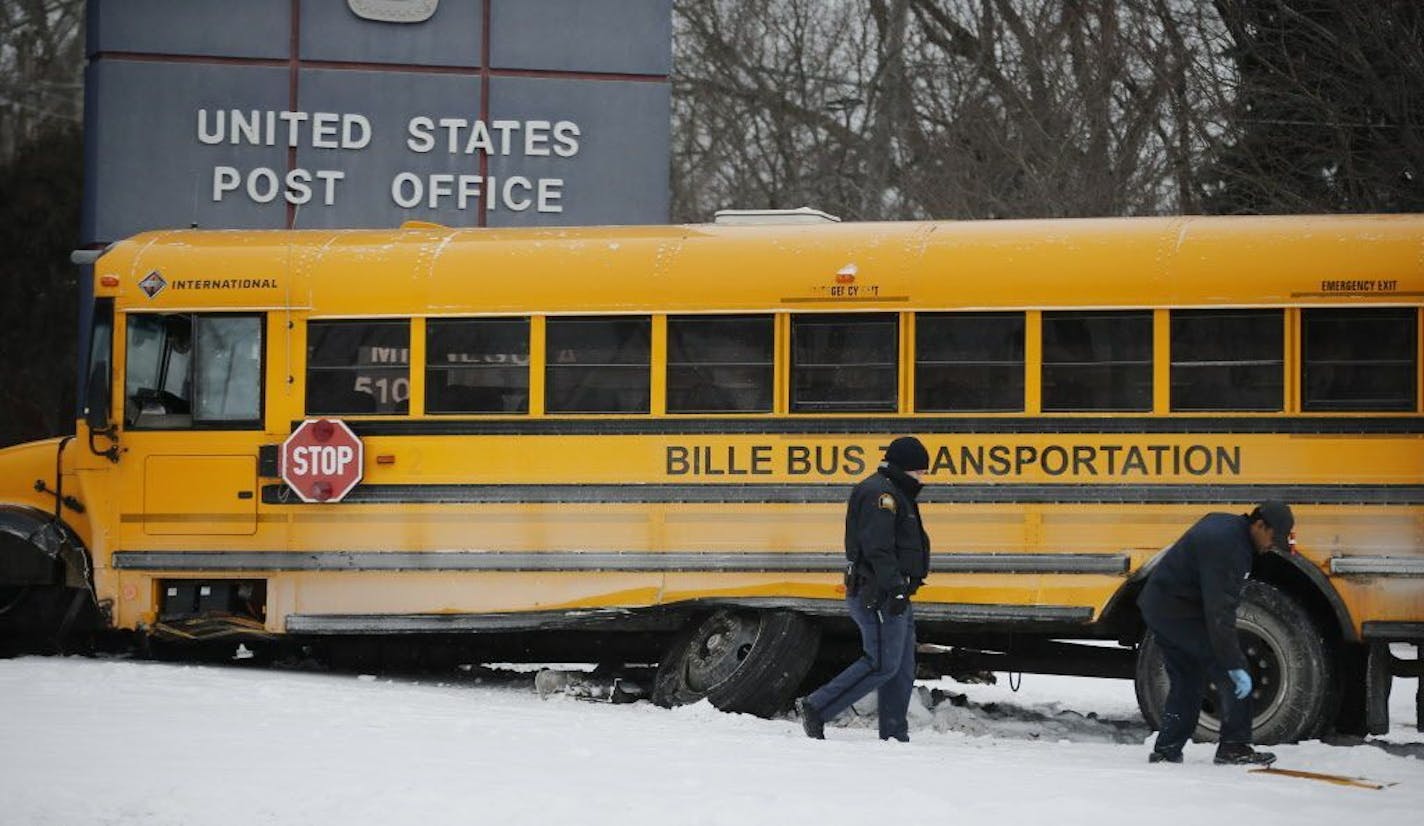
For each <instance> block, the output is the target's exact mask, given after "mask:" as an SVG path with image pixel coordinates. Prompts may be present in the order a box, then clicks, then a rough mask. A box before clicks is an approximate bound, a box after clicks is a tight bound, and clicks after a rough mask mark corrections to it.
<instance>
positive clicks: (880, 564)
mask: <svg viewBox="0 0 1424 826" xmlns="http://www.w3.org/2000/svg"><path fill="white" fill-rule="evenodd" d="M929 466H930V455H929V451H927V450H925V446H924V445H923V444H921V443H920V440H919V439H916V438H915V437H913V436H902V437H900V438H898V439H896V440H895V441H893V442H891V443H890V446H889V447H888V448H886V450H885V461H884V462H881V464H880V468H879V469H878V470H877V471H876V472H875V473H873V474H871V475H870V476H868V477H866V478H865V479H864V480H862V481H861V482H860V484H858V485H856V486H855V490H853V491H851V494H850V501H849V502H848V503H847V506H846V534H845V548H846V559H847V561H848V564H847V567H846V607H847V608H848V609H849V610H850V616H851V619H852V620H854V621H855V624H856V626H857V627H858V628H859V629H860V642H861V648H862V650H863V651H864V652H865V653H864V656H862V657H861V658H860V659H858V660H856V661H855V662H853V663H851V664H850V666H849V667H847V668H846V670H845V671H842V672H841V673H840V674H839V675H837V676H836V677H835V678H834V679H832V680H831V681H830V682H828V683H826V684H825V685H824V686H821V687H820V688H819V689H817V690H816V691H814V692H812V693H811V694H809V695H807V696H805V697H802V698H801V699H799V700H797V701H796V709H797V711H799V712H800V714H801V725H802V727H803V728H804V729H805V730H806V735H807V736H808V737H814V738H816V739H817V740H821V739H825V721H827V720H830V719H832V718H834V717H835V716H836V715H838V714H840V713H841V712H842V711H845V710H846V709H847V708H850V706H851V705H852V704H854V703H855V702H856V701H857V700H859V699H860V698H861V697H864V696H865V695H866V694H869V693H870V692H871V691H875V692H876V699H877V700H878V702H879V721H880V739H881V740H898V741H900V742H902V743H904V742H908V741H909V739H910V730H909V722H908V720H907V719H906V715H907V713H908V711H909V708H910V695H911V694H912V693H913V691H914V688H915V615H914V609H913V608H912V607H911V605H910V597H911V596H912V595H913V594H914V593H915V591H916V589H918V588H919V587H920V585H921V584H922V583H923V582H924V581H925V577H926V576H928V575H929V570H930V539H929V536H928V535H927V534H926V533H925V529H924V526H923V525H922V524H921V522H920V510H919V506H918V505H917V504H915V497H916V496H917V495H919V492H920V488H921V486H922V485H921V482H920V480H921V478H922V477H923V475H924V472H925V471H926V470H927V469H928V468H929Z"/></svg>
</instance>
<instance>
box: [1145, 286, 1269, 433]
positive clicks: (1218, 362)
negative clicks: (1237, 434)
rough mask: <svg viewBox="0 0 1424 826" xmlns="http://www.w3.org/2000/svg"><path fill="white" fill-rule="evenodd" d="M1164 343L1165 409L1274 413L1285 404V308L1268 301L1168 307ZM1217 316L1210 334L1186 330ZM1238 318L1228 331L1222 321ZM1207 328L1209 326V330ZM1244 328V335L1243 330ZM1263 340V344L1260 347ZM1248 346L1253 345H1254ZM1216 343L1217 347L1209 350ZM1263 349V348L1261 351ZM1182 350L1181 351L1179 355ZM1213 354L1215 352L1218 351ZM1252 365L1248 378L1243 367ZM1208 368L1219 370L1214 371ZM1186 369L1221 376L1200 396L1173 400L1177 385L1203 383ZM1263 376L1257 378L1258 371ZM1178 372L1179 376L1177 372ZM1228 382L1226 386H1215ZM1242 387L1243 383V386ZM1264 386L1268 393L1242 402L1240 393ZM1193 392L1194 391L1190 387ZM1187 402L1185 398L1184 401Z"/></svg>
mask: <svg viewBox="0 0 1424 826" xmlns="http://www.w3.org/2000/svg"><path fill="white" fill-rule="evenodd" d="M1167 315H1168V341H1169V345H1168V349H1169V351H1170V359H1169V360H1170V365H1169V370H1168V375H1169V379H1168V394H1169V401H1168V409H1169V410H1171V411H1172V412H1173V413H1212V412H1219V411H1241V412H1247V413H1280V412H1282V411H1284V410H1285V409H1286V408H1285V405H1286V382H1285V363H1286V362H1285V355H1286V331H1285V316H1286V313H1285V310H1284V309H1281V308H1272V307H1252V308H1229V309H1222V308H1190V309H1186V308H1184V309H1174V310H1169V311H1168V313H1167ZM1208 319H1210V320H1214V321H1216V322H1222V323H1218V324H1217V329H1216V330H1215V331H1214V332H1215V334H1214V335H1212V334H1208V335H1192V336H1188V334H1187V330H1186V329H1185V328H1186V327H1187V326H1188V325H1190V324H1193V323H1196V322H1198V321H1202V320H1208ZM1233 320H1239V321H1240V323H1241V327H1242V330H1241V331H1239V332H1238V331H1231V332H1232V335H1230V336H1228V335H1227V333H1228V331H1226V330H1224V329H1222V327H1223V326H1230V322H1232V321H1233ZM1209 332H1211V331H1209ZM1243 334H1244V335H1243ZM1188 341H1191V342H1195V343H1200V344H1204V345H1205V346H1204V347H1203V349H1202V350H1201V351H1196V352H1192V353H1184V352H1183V350H1184V349H1186V342H1188ZM1243 345H1244V346H1243ZM1262 345H1265V347H1262ZM1251 348H1255V350H1254V351H1252V350H1251ZM1214 349H1220V350H1221V351H1222V352H1219V353H1218V352H1211V351H1212V350H1214ZM1233 350H1234V351H1235V352H1237V353H1243V351H1244V354H1246V355H1251V356H1254V357H1253V358H1230V357H1229V356H1230V354H1231V353H1232V351H1233ZM1265 350H1269V352H1265ZM1184 356H1186V357H1184ZM1218 356H1219V357H1218ZM1252 370H1255V371H1258V374H1253V375H1252V376H1251V377H1250V378H1243V375H1242V374H1243V373H1245V372H1247V371H1252ZM1208 371H1221V372H1219V373H1216V374H1215V375H1214V376H1212V375H1207V373H1208ZM1188 375H1196V376H1199V377H1205V378H1207V379H1209V378H1213V377H1217V376H1223V377H1224V378H1225V381H1224V382H1218V383H1217V385H1215V386H1214V387H1213V388H1212V390H1213V391H1214V392H1207V393H1205V394H1204V396H1205V398H1194V399H1190V400H1183V401H1180V402H1179V395H1186V394H1185V393H1184V394H1179V393H1178V388H1179V387H1182V388H1192V387H1204V386H1206V385H1205V384H1204V382H1203V380H1202V379H1201V378H1199V379H1196V380H1188V379H1187V378H1186V377H1187V376H1188ZM1263 376H1264V377H1265V380H1264V381H1263V380H1262V377H1263ZM1179 377H1180V378H1179ZM1226 388H1229V389H1230V392H1221V390H1223V389H1226ZM1242 388H1246V389H1245V390H1243V389H1242ZM1262 389H1264V390H1265V391H1267V393H1273V394H1274V395H1273V397H1272V398H1269V399H1265V398H1264V396H1265V395H1267V393H1262V394H1261V395H1262V396H1263V399H1262V400H1261V401H1260V402H1259V403H1254V404H1248V403H1243V401H1242V399H1243V396H1245V395H1248V394H1249V393H1251V392H1255V391H1257V390H1262ZM1192 392H1198V391H1192ZM1188 401H1190V402H1191V403H1190V404H1188V403H1187V402H1188Z"/></svg>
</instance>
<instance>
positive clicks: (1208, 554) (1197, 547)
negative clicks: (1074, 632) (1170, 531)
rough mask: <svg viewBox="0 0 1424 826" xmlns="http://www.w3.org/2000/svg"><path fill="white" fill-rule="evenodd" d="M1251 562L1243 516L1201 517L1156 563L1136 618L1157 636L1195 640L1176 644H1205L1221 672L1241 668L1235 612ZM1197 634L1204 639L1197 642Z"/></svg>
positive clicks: (1247, 526)
mask: <svg viewBox="0 0 1424 826" xmlns="http://www.w3.org/2000/svg"><path fill="white" fill-rule="evenodd" d="M1254 557H1255V545H1254V544H1253V543H1252V542H1251V533H1250V522H1249V521H1248V520H1247V518H1246V517H1244V516H1236V515H1233V514H1229V513H1209V514H1207V515H1206V516H1204V517H1202V518H1201V519H1200V520H1199V521H1198V522H1197V523H1196V524H1195V525H1193V526H1192V527H1191V528H1189V529H1188V530H1187V532H1186V533H1185V534H1183V535H1182V538H1181V539H1178V540H1177V541H1176V543H1175V544H1174V545H1172V547H1170V548H1168V549H1167V551H1166V553H1164V554H1163V555H1162V558H1161V559H1159V560H1157V566H1156V567H1155V568H1154V569H1153V570H1152V574H1151V576H1149V577H1148V580H1147V586H1146V587H1145V588H1143V589H1142V595H1141V596H1139V597H1138V598H1137V604H1138V607H1140V608H1141V609H1142V618H1143V619H1144V620H1146V621H1147V624H1148V625H1149V626H1150V627H1152V628H1153V630H1156V631H1158V632H1159V633H1165V634H1167V635H1168V636H1172V635H1173V634H1175V635H1182V634H1186V635H1189V636H1196V637H1198V638H1197V639H1185V640H1180V641H1178V644H1179V645H1185V646H1187V647H1189V648H1193V649H1205V648H1206V647H1207V646H1203V645H1201V643H1202V642H1206V643H1209V647H1210V650H1211V652H1212V654H1213V656H1214V658H1215V660H1216V662H1217V663H1218V664H1219V665H1221V666H1222V667H1223V668H1226V669H1232V668H1245V667H1246V658H1245V657H1243V656H1242V654H1241V643H1240V641H1239V640H1238V638H1237V636H1236V607H1237V606H1238V605H1240V603H1241V589H1242V587H1243V586H1244V585H1245V582H1246V576H1247V575H1248V574H1250V573H1251V561H1252V559H1254ZM1201 635H1204V636H1205V637H1206V640H1201V639H1199V637H1200V636H1201Z"/></svg>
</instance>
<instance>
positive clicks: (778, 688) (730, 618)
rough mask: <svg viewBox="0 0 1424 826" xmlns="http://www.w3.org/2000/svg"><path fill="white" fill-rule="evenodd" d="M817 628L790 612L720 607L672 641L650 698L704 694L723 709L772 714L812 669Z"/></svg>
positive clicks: (679, 699)
mask: <svg viewBox="0 0 1424 826" xmlns="http://www.w3.org/2000/svg"><path fill="white" fill-rule="evenodd" d="M819 643H820V628H819V627H818V626H816V625H815V624H813V623H812V622H811V621H810V620H808V619H806V617H804V616H802V615H801V614H798V613H796V612H794V611H754V610H730V609H723V610H719V611H717V612H715V613H713V614H711V615H710V616H707V617H705V618H702V619H701V620H700V621H694V622H692V623H691V624H690V625H689V626H688V627H687V628H685V629H684V630H683V631H682V632H681V633H679V634H678V635H677V637H676V638H675V639H674V640H673V643H672V645H671V646H669V647H668V651H667V653H666V654H665V655H664V656H663V658H662V661H661V662H659V663H658V671H657V676H656V677H655V678H654V680H653V702H655V703H657V704H658V705H660V706H664V707H671V706H680V705H686V704H688V703H695V702H698V701H699V700H702V699H704V698H705V699H707V700H709V701H710V702H711V703H712V705H714V706H716V707H717V708H719V709H721V710H723V711H732V712H740V713H744V714H755V715H756V716H758V717H770V716H771V715H773V714H776V713H777V712H778V711H781V710H782V709H784V708H786V707H787V706H788V705H789V704H790V702H791V700H792V698H793V695H794V694H795V692H796V689H797V687H799V686H800V685H801V679H802V678H803V677H805V676H806V672H807V671H808V670H809V669H810V668H811V663H812V662H813V661H814V660H815V658H816V648H817V646H818V645H819Z"/></svg>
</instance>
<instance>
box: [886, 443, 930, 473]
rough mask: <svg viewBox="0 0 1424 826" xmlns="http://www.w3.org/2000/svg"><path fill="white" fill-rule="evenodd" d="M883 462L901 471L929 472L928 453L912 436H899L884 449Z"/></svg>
mask: <svg viewBox="0 0 1424 826" xmlns="http://www.w3.org/2000/svg"><path fill="white" fill-rule="evenodd" d="M885 461H887V462H889V463H890V464H892V465H894V466H895V467H897V468H899V469H901V470H929V468H930V452H929V451H928V450H925V446H924V444H923V443H922V442H920V440H919V439H916V438H915V437H914V436H901V437H900V438H898V439H896V440H895V441H893V442H891V443H890V446H889V447H887V448H885Z"/></svg>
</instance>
